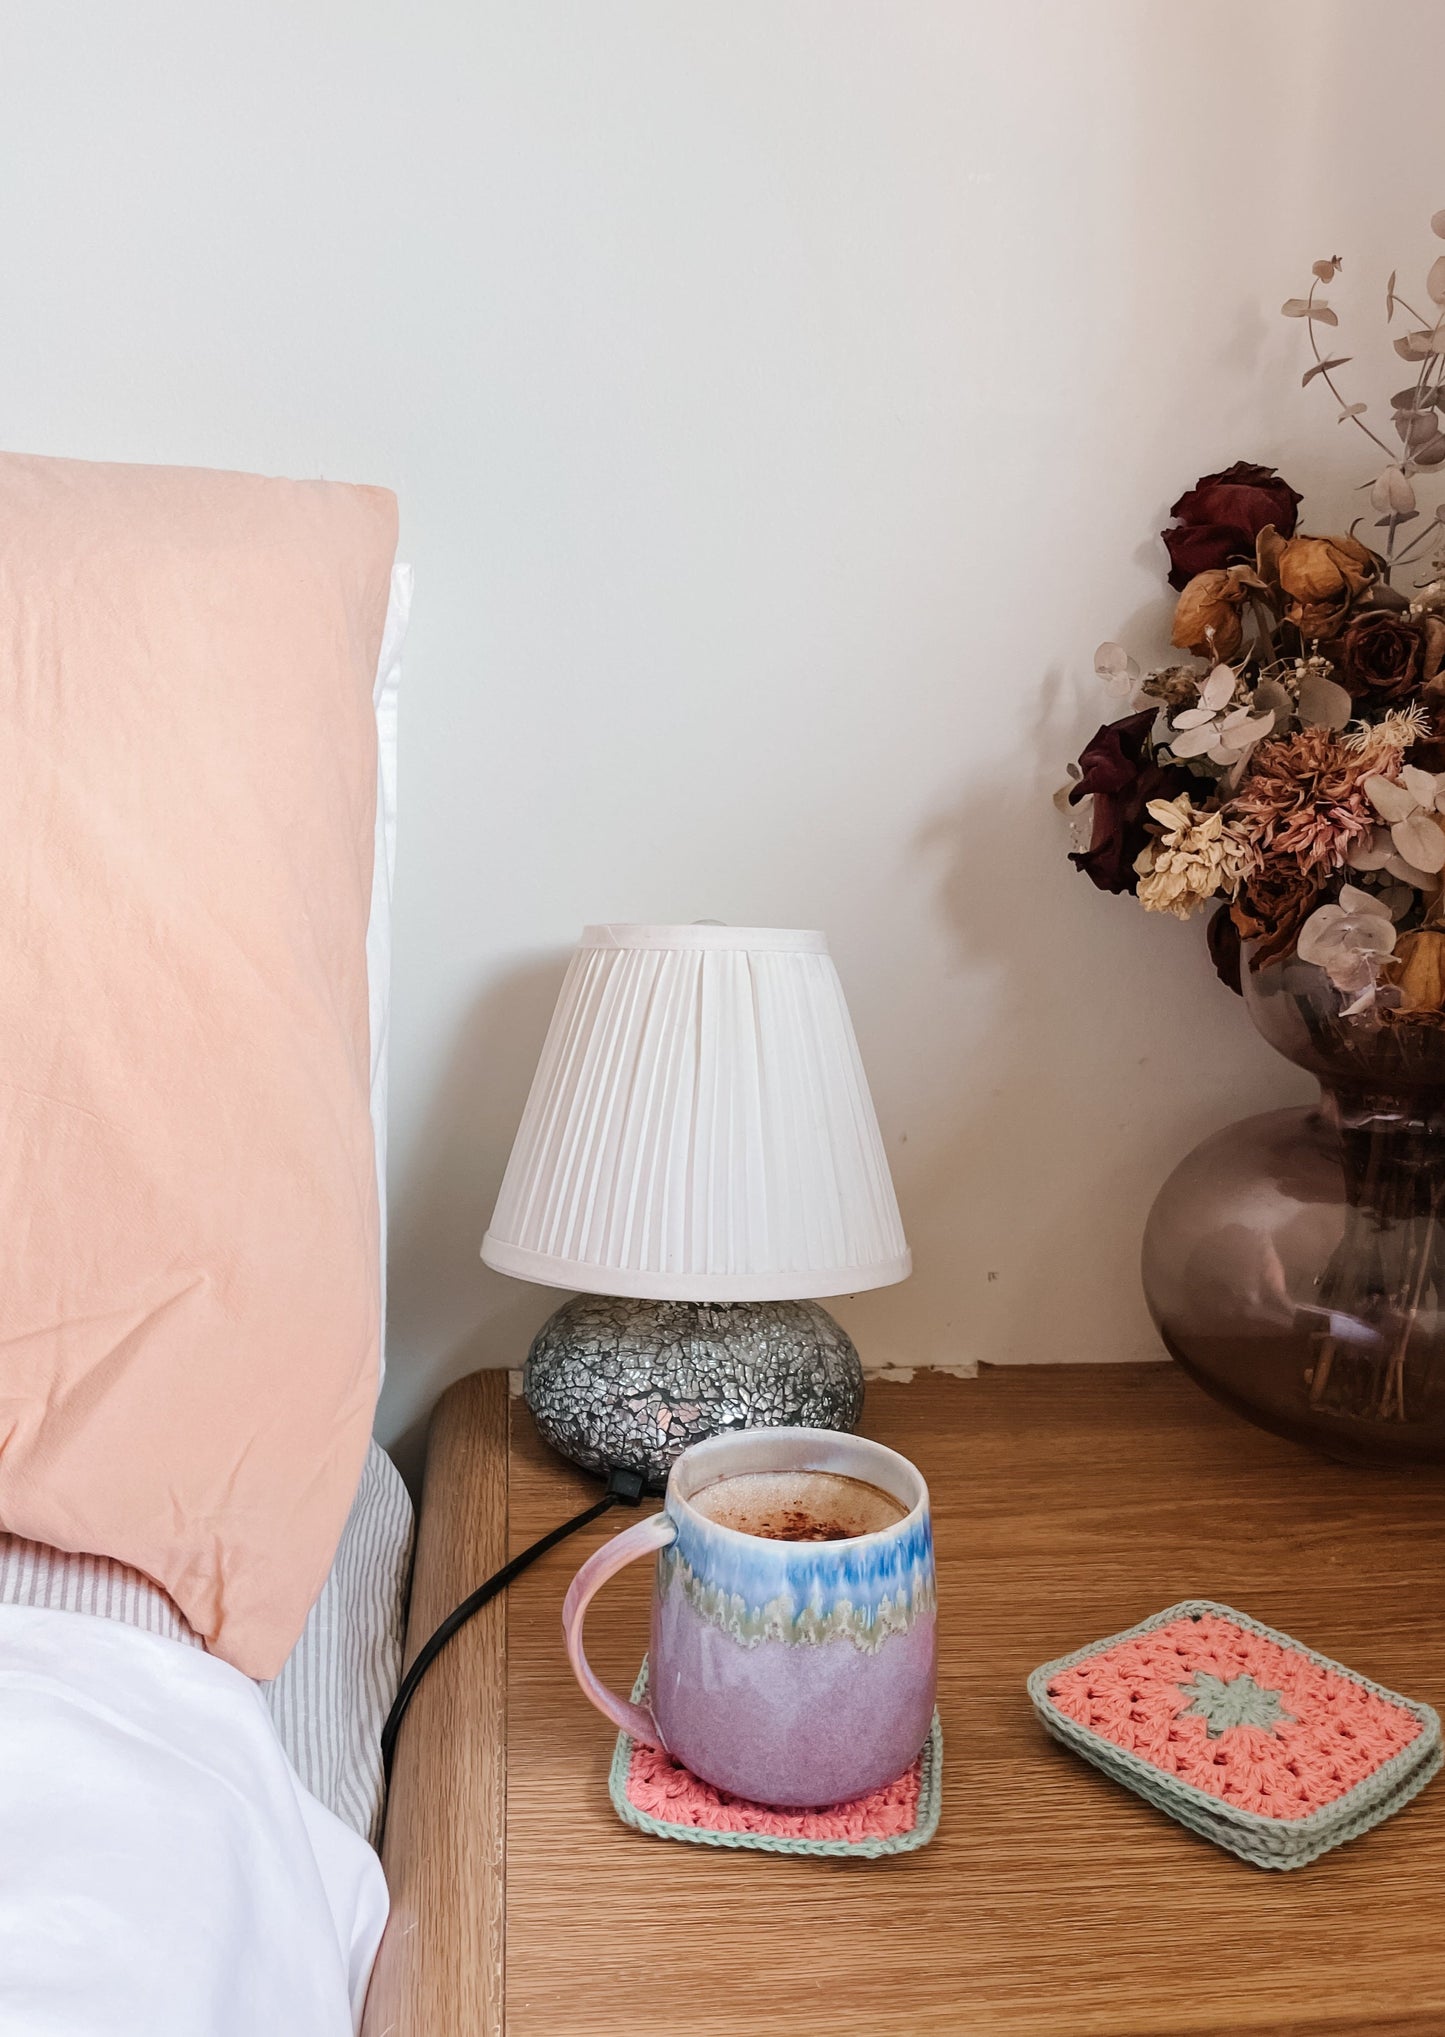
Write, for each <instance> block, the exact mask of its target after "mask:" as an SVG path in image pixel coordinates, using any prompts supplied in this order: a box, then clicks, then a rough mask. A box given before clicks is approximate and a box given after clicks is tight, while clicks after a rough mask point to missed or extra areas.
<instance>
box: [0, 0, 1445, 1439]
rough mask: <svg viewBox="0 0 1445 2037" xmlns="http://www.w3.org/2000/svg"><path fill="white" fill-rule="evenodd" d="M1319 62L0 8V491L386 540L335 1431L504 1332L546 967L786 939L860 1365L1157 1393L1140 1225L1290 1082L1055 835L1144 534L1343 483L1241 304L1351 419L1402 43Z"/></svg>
mask: <svg viewBox="0 0 1445 2037" xmlns="http://www.w3.org/2000/svg"><path fill="white" fill-rule="evenodd" d="M1366 19H1367V18H1366V17H1365V16H1364V15H1362V14H1361V13H1360V11H1359V10H1358V9H1357V8H1355V7H1347V6H1345V5H1343V4H1341V0H1273V4H1266V5H1260V4H1258V0H1199V4H1196V5H1194V6H1192V7H1179V6H1171V5H1165V4H1159V0H1155V4H1147V0H1090V4H1088V5H1080V4H1077V0H1012V4H1010V5H1008V6H1003V7H999V6H994V5H991V4H990V5H983V4H978V0H952V4H948V0H871V4H857V0H726V4H723V0H710V4H704V0H681V4H680V0H570V4H569V0H510V4H507V5H501V4H496V0H407V4H403V0H346V4H341V0H334V4H333V0H248V4H247V5H245V6H235V5H224V6H223V5H219V4H216V0H120V4H111V5H102V4H100V0H90V4H83V0H0V335H3V338H0V442H3V443H5V444H7V445H9V446H12V447H18V448H22V449H26V450H31V451H45V452H56V453H68V454H74V455H82V456H92V457H99V458H112V459H114V458H119V459H135V460H164V461H185V462H195V463H202V464H215V465H222V464H224V465H238V466H246V467H254V468H260V469H265V470H270V471H285V472H293V473H298V474H308V473H325V474H329V475H336V476H342V477H347V478H354V479H364V480H375V481H383V482H387V483H390V484H391V485H392V486H393V487H394V488H395V489H396V490H397V491H398V493H399V495H400V496H401V499H402V505H403V519H404V547H405V551H406V553H407V555H408V556H409V557H410V558H412V559H413V560H414V561H415V564H416V568H417V587H418V594H417V609H416V619H415V623H414V628H413V636H412V643H411V656H410V662H409V667H408V671H407V681H406V698H405V703H404V716H403V731H404V757H403V786H402V801H403V804H402V840H401V863H400V872H399V892H398V902H397V911H398V923H397V937H396V959H397V980H396V1022H395V1034H394V1042H395V1046H394V1052H395V1061H394V1075H393V1108H394V1120H393V1124H394V1131H393V1173H392V1196H393V1209H394V1217H393V1224H394V1233H393V1238H394V1243H393V1262H392V1322H391V1352H392V1358H391V1363H392V1370H391V1377H390V1380H389V1382H388V1386H387V1391H386V1398H385V1403H384V1408H383V1433H385V1434H387V1435H389V1436H397V1435H400V1434H402V1433H403V1432H404V1431H407V1430H408V1429H409V1427H411V1425H414V1423H415V1421H416V1418H417V1417H418V1415H419V1413H420V1412H421V1411H422V1410H424V1409H425V1408H426V1407H427V1406H428V1405H429V1404H430V1401H431V1400H432V1398H433V1397H434V1395H435V1393H436V1392H437V1390H438V1388H439V1387H440V1386H441V1385H442V1384H443V1383H444V1382H445V1381H446V1380H447V1379H448V1378H450V1377H451V1376H453V1375H455V1374H457V1373H459V1372H461V1371H464V1370H466V1369H468V1368H470V1367H472V1366H474V1365H477V1364H479V1363H504V1362H508V1361H511V1362H516V1361H517V1360H518V1358H519V1356H520V1354H521V1352H522V1351H523V1349H524V1347H525V1343H526V1340H527V1338H528V1336H529V1334H530V1332H531V1330H532V1329H533V1328H534V1326H535V1325H536V1324H537V1323H538V1322H539V1321H540V1320H541V1318H542V1316H543V1315H544V1314H545V1313H546V1312H547V1311H548V1310H549V1308H550V1307H551V1306H552V1303H553V1301H554V1300H555V1299H556V1297H552V1296H549V1295H547V1294H546V1293H545V1292H543V1291H541V1290H532V1289H528V1288H525V1287H520V1286H517V1285H515V1284H513V1283H509V1282H508V1281H506V1280H503V1279H501V1278H499V1277H497V1276H495V1275H492V1274H490V1273H487V1272H485V1271H484V1270H483V1268H482V1267H481V1266H480V1264H479V1263H478V1260H477V1257H476V1251H477V1244H478V1241H479V1239H480V1236H481V1232H482V1229H483V1227H484V1224H485V1220H486V1218H487V1215H488V1213H489V1211H490V1207H491V1201H492V1197H493V1194H494V1192H495V1189H496V1185H497V1182H498V1179H499V1176H500V1172H501V1168H502V1165H503V1162H504V1160H505V1156H506V1151H507V1147H508V1144H509V1141H510V1136H511V1133H512V1130H513V1127H514V1125H515V1122H516V1118H517V1115H518V1112H519V1109H520V1105H521V1100H522V1097H523V1094H524V1091H525V1087H526V1083H527V1080H528V1078H529V1075H530V1071H531V1066H532V1062H533V1059H534V1056H535V1053H536V1050H537V1047H538V1044H539V1042H540V1038H541V1034H542V1031H543V1028H544V1025H545V1022H546V1018H547V1014H548V1010H549V1008H550V1003H551V999H552V996H553V993H554V991H555V988H556V985H557V982H558V980H559V977H560V973H561V967H562V961H563V957H564V954H565V951H566V948H567V946H568V944H569V942H570V941H571V940H572V939H573V937H574V936H575V933H576V931H577V929H578V927H579V926H580V925H581V924H582V923H583V922H584V921H585V920H588V919H594V918H597V919H629V918H636V919H648V920H669V919H684V920H685V919H693V918H697V917H701V916H712V917H717V918H723V919H729V920H733V921H737V922H773V923H778V924H792V925H799V924H801V925H817V926H821V927H825V928H826V929H827V930H828V931H829V933H830V934H831V936H832V939H833V943H834V948H835V952H836V954H837V958H838V962H839V966H840V968H841V970H842V974H843V979H844V982H845V984H846V985H847V987H848V990H849V993H850V996H851V999H852V1003H853V1010H854V1015H855V1019H856V1023H857V1027H858V1031H859V1035H860V1037H861V1040H862V1044H863V1050H864V1055H865V1058H866V1061H867V1063H868V1066H869V1069H870V1072H871V1075H872V1079H873V1084H874V1090H875V1094H876V1097H877V1102H878V1107H879V1112H880V1116H881V1119H882V1122H883V1126H884V1130H885V1134H886V1137H887V1140H888V1144H889V1150H890V1152H891V1154H892V1157H893V1164H894V1168H895V1173H896V1177H897V1181H898V1187H899V1193H900V1197H901V1199H902V1203H903V1209H904V1216H905V1220H906V1222H907V1225H908V1229H909V1231H910V1234H911V1237H912V1241H913V1245H914V1248H915V1257H916V1262H917V1271H916V1273H915V1275H914V1278H913V1280H912V1281H911V1282H910V1283H909V1284H908V1285H907V1286H905V1287H903V1288H899V1289H894V1290H890V1291H886V1292H883V1293H880V1294H876V1295H871V1296H868V1297H866V1298H862V1299H860V1300H858V1301H857V1302H856V1303H852V1304H845V1305H843V1306H841V1307H840V1309H839V1313H840V1314H841V1315H843V1316H844V1317H845V1319H846V1321H847V1322H848V1324H849V1325H850V1327H851V1328H852V1329H853V1331H854V1333H855V1335H857V1336H858V1338H859V1340H860V1342H862V1343H863V1345H864V1346H865V1350H866V1352H867V1353H868V1355H870V1356H872V1357H873V1358H892V1359H898V1360H909V1359H917V1358H928V1357H933V1358H951V1359H960V1358H982V1359H1008V1360H1033V1359H1054V1358H1079V1359H1084V1358H1114V1357H1118V1358H1125V1357H1139V1356H1144V1355H1148V1354H1151V1353H1152V1352H1154V1350H1155V1349H1156V1346H1155V1342H1154V1339H1153V1336H1152V1334H1151V1331H1150V1328H1149V1324H1148V1321H1147V1318H1146V1316H1145V1313H1144V1310H1143V1307H1142V1304H1141V1302H1140V1299H1139V1295H1138V1284H1137V1276H1136V1255H1137V1241H1138V1236H1139V1230H1140V1226H1141V1223H1142V1220H1143V1216H1144V1212H1145V1210H1146V1208H1147V1206H1148V1203H1149V1199H1150V1196H1151V1194H1152V1192H1153V1190H1154V1188H1155V1186H1156V1185H1157V1183H1158V1182H1159V1180H1160V1179H1161V1178H1162V1176H1163V1175H1164V1174H1165V1173H1166V1172H1167V1171H1168V1169H1169V1167H1170V1165H1171V1164H1172V1163H1173V1161H1174V1160H1175V1159H1176V1158H1177V1157H1178V1156H1180V1155H1181V1154H1182V1153H1183V1152H1184V1151H1185V1150H1186V1149H1187V1147H1188V1146H1189V1145H1190V1144H1191V1143H1192V1142H1193V1141H1194V1140H1195V1139H1197V1138H1198V1137H1200V1136H1201V1135H1202V1134H1203V1133H1205V1132H1207V1131H1208V1130H1210V1129H1211V1128H1212V1127H1214V1126H1216V1125H1218V1124H1220V1123H1222V1122H1224V1121H1225V1120H1227V1119H1228V1118H1230V1117H1231V1116H1235V1115H1239V1114H1242V1113H1244V1112H1247V1111H1249V1110H1253V1109H1256V1108H1259V1107H1261V1106H1263V1105H1265V1104H1268V1103H1269V1102H1271V1101H1272V1100H1274V1099H1293V1098H1294V1097H1296V1096H1298V1095H1299V1094H1300V1093H1301V1088H1300V1083H1299V1081H1298V1079H1297V1078H1296V1077H1295V1076H1294V1075H1293V1074H1292V1073H1291V1071H1289V1070H1288V1069H1286V1068H1285V1067H1284V1066H1283V1064H1280V1063H1276V1062H1275V1061H1274V1060H1273V1059H1272V1057H1271V1056H1270V1055H1269V1054H1268V1052H1267V1051H1266V1050H1265V1049H1264V1048H1263V1046H1261V1045H1260V1044H1258V1043H1257V1042H1255V1041H1254V1040H1253V1038H1252V1036H1251V1035H1250V1033H1249V1031H1248V1028H1247V1026H1246V1024H1245V1021H1244V1019H1243V1017H1242V1015H1241V1012H1240V1010H1239V1008H1238V1007H1237V1006H1236V1005H1235V1004H1234V1002H1233V1001H1232V1000H1231V999H1229V998H1228V997H1227V995H1226V994H1225V993H1224V992H1223V991H1221V990H1218V989H1217V988H1216V987H1215V985H1214V983H1213V980H1212V977H1211V976H1210V973H1209V970H1208V966H1207V964H1206V962H1205V960H1204V957H1203V952H1202V942H1201V939H1200V937H1199V929H1198V928H1180V927H1178V926H1176V925H1175V924H1174V923H1172V922H1169V923H1161V922H1159V921H1157V920H1152V921H1151V920H1146V919H1145V918H1144V917H1143V916H1142V915H1141V914H1140V913H1139V912H1138V911H1137V909H1136V908H1134V907H1132V906H1131V905H1130V904H1128V903H1127V902H1123V901H1114V900H1110V899H1107V898H1104V897H1102V896H1101V895H1099V894H1098V893H1096V892H1094V891H1093V890H1092V889H1091V888H1090V887H1089V886H1088V885H1087V884H1086V883H1085V881H1084V880H1083V879H1081V878H1079V877H1077V876H1075V875H1074V873H1073V872H1072V870H1071V869H1070V868H1069V866H1068V865H1067V864H1066V863H1065V861H1064V848H1065V844H1064V842H1063V841H1062V839H1061V837H1060V832H1059V827H1058V823H1057V821H1056V817H1055V815H1054V814H1053V811H1052V809H1051V807H1050V805H1049V794H1050V792H1051V791H1052V789H1053V787H1054V785H1055V784H1056V783H1057V782H1058V779H1059V776H1060V771H1061V767H1062V765H1063V763H1064V761H1065V759H1066V758H1067V756H1069V755H1070V754H1071V753H1072V752H1073V750H1074V749H1075V748H1076V747H1077V745H1078V742H1079V740H1080V739H1081V737H1082V736H1084V735H1085V734H1087V733H1088V732H1089V731H1090V730H1091V729H1092V727H1093V726H1094V724H1095V723H1096V721H1098V720H1099V719H1101V718H1102V713H1101V710H1102V707H1103V703H1102V702H1101V701H1100V700H1099V698H1098V696H1097V694H1096V692H1095V689H1094V683H1093V680H1092V677H1091V675H1090V655H1091V652H1092V648H1093V645H1094V644H1095V642H1096V641H1097V640H1098V639H1099V638H1101V637H1104V636H1108V635H1114V634H1116V633H1120V632H1125V633H1127V634H1128V636H1129V638H1130V640H1131V642H1133V643H1134V644H1135V645H1136V646H1138V647H1146V648H1147V647H1148V645H1149V644H1150V643H1151V642H1152V641H1153V637H1154V633H1155V632H1156V631H1157V626H1158V625H1159V624H1160V623H1161V621H1162V620H1163V618H1164V617H1165V614H1166V609H1165V606H1164V602H1163V598H1162V584H1163V583H1162V575H1161V572H1160V556H1161V555H1160V552H1159V550H1158V548H1157V546H1156V545H1155V544H1154V542H1153V541H1152V535H1151V534H1152V533H1153V532H1154V530H1155V529H1157V527H1158V524H1159V522H1160V520H1161V516H1162V512H1163V510H1164V507H1165V505H1166V504H1167V503H1168V502H1169V501H1170V500H1171V499H1172V498H1173V496H1174V495H1175V493H1176V492H1178V491H1179V490H1180V489H1181V488H1182V487H1183V486H1185V485H1186V484H1187V483H1189V482H1191V481H1192V480H1193V479H1194V477H1195V475H1196V474H1197V473H1199V472H1200V471H1201V470H1204V469H1208V468H1210V467H1215V466H1218V465H1221V464H1223V463H1225V462H1227V461H1229V460H1232V459H1235V458H1259V459H1265V460H1274V459H1276V458H1277V459H1279V460H1280V461H1281V462H1282V464H1283V465H1284V466H1285V469H1286V471H1287V472H1288V473H1289V474H1290V475H1291V476H1292V477H1295V478H1296V481H1297V485H1300V486H1308V487H1310V488H1313V489H1315V490H1316V495H1315V501H1316V502H1317V503H1319V504H1322V505H1323V507H1322V508H1321V510H1320V511H1318V512H1317V516H1316V519H1315V520H1316V521H1319V520H1320V518H1321V517H1323V520H1324V521H1325V522H1326V524H1329V523H1330V522H1332V521H1334V520H1335V519H1336V518H1337V517H1343V516H1344V515H1345V514H1346V513H1347V507H1346V506H1347V505H1348V504H1349V503H1350V495H1349V490H1350V488H1351V486H1352V485H1353V484H1354V483H1355V482H1356V481H1357V480H1358V479H1360V478H1361V476H1362V474H1363V472H1364V471H1365V470H1364V469H1362V468H1361V467H1360V465H1359V463H1358V462H1357V460H1356V458H1355V455H1354V451H1353V448H1352V447H1351V446H1350V445H1349V442H1348V439H1347V437H1346V435H1345V434H1344V433H1343V432H1340V433H1336V432H1335V430H1334V426H1333V422H1332V411H1331V408H1330V406H1329V404H1328V403H1327V402H1326V401H1324V400H1322V399H1321V398H1320V396H1319V392H1318V391H1317V390H1310V391H1307V392H1305V393H1303V394H1301V392H1300V391H1299V388H1298V381H1299V372H1300V369H1301V366H1302V365H1303V364H1302V362H1301V359H1300V348H1301V345H1302V334H1301V332H1300V329H1299V327H1298V326H1295V325H1286V324H1284V322H1283V321H1281V320H1279V319H1278V317H1277V316H1276V309H1277V306H1278V305H1279V303H1280V301H1281V300H1282V298H1283V297H1284V296H1286V295H1287V294H1290V293H1291V292H1292V291H1294V290H1295V289H1296V288H1297V287H1298V286H1299V282H1300V279H1301V277H1303V276H1305V275H1306V274H1307V270H1308V265H1309V262H1310V261H1311V259H1312V258H1314V257H1315V256H1318V255H1321V254H1329V253H1336V254H1342V255H1344V256H1345V258H1346V263H1347V267H1346V271H1345V278H1344V282H1345V284H1346V285H1347V286H1348V287H1345V288H1339V287H1337V289H1336V293H1335V294H1336V299H1337V301H1338V302H1340V303H1341V304H1342V305H1344V304H1353V303H1354V301H1355V300H1356V296H1357V294H1358V295H1359V299H1360V302H1361V304H1362V306H1363V307H1364V315H1365V316H1366V317H1367V319H1368V326H1367V333H1368V338H1369V341H1370V347H1369V349H1368V350H1367V351H1369V354H1370V361H1369V372H1370V383H1371V386H1370V387H1369V388H1367V389H1363V390H1362V393H1365V394H1373V395H1375V396H1376V397H1377V399H1378V398H1379V397H1380V396H1383V395H1385V394H1387V393H1388V392H1389V390H1390V389H1391V388H1393V387H1394V386H1395V381H1396V380H1398V376H1395V377H1394V379H1392V369H1391V366H1390V357H1389V356H1388V354H1387V353H1386V352H1385V351H1384V348H1383V345H1382V343H1381V340H1380V336H1379V327H1378V324H1377V301H1378V297H1379V291H1380V286H1381V280H1382V278H1383V276H1384V274H1385V272H1386V271H1387V270H1388V269H1389V268H1390V267H1391V266H1393V265H1394V264H1395V263H1396V262H1397V261H1398V262H1399V263H1400V264H1401V266H1402V269H1419V268H1421V267H1423V265H1424V263H1425V261H1426V260H1427V259H1428V258H1429V257H1430V255H1431V254H1432V253H1433V252H1434V249H1433V248H1432V246H1431V244H1430V242H1429V236H1428V231H1427V229H1426V225H1425V221H1426V220H1427V218H1428V215H1429V214H1430V212H1431V211H1432V210H1433V209H1434V208H1435V207H1436V206H1438V205H1440V204H1442V203H1445V173H1442V166H1441V160H1440V154H1439V147H1438V110H1439V107H1438V90H1437V82H1436V78H1435V73H1434V70H1433V69H1432V68H1431V65H1430V64H1429V63H1428V62H1427V61H1420V62H1414V61H1411V60H1409V56H1408V52H1409V51H1410V50H1411V49H1412V48H1414V49H1416V50H1418V51H1420V52H1422V53H1423V52H1427V51H1430V50H1431V49H1432V48H1433V45H1434V41H1435V31H1436V28H1437V26H1438V13H1437V10H1436V8H1435V7H1434V5H1433V4H1432V0H1418V4H1417V0H1393V4H1392V5H1390V6H1388V7H1386V8H1383V9H1381V10H1378V11H1377V15H1376V17H1375V18H1374V19H1375V23H1376V26H1375V28H1374V29H1372V30H1371V31H1370V33H1369V38H1368V39H1369V41H1370V43H1371V44H1378V45H1379V47H1378V48H1376V49H1375V50H1374V53H1373V55H1372V56H1371V55H1368V53H1367V52H1364V51H1362V49H1361V40H1362V37H1364V36H1365V34H1366ZM1387 41H1388V52H1389V54H1388V56H1387V52H1386V42H1387ZM1432 176H1435V177H1436V179H1437V181H1436V182H1434V183H1432V182H1431V178H1432ZM1362 336H1363V335H1362Z"/></svg>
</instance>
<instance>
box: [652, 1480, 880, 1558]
mask: <svg viewBox="0 0 1445 2037" xmlns="http://www.w3.org/2000/svg"><path fill="white" fill-rule="evenodd" d="M689 1505H691V1506H692V1507H693V1508H694V1510H695V1511H696V1512H697V1513H700V1514H701V1515H702V1516H703V1518H704V1519H705V1520H709V1521H715V1522H716V1523H717V1525H718V1526H719V1527H720V1528H732V1529H734V1530H735V1531H736V1532H737V1533H738V1534H740V1535H757V1536H760V1537H761V1538H762V1539H763V1540H765V1541H769V1542H841V1541H845V1540H847V1539H849V1538H850V1537H852V1536H854V1535H874V1534H877V1533H878V1531H879V1530H880V1529H881V1528H891V1527H894V1526H895V1525H896V1524H897V1523H898V1522H899V1521H901V1520H902V1519H903V1517H904V1515H905V1514H906V1513H907V1512H908V1509H907V1507H906V1506H904V1505H903V1503H902V1502H901V1501H900V1500H896V1499H895V1498H894V1497H893V1495H892V1493H891V1492H884V1491H883V1490H882V1488H881V1487H880V1486H876V1485H869V1484H867V1483H866V1482H865V1481H864V1480H863V1479H861V1478H848V1477H846V1476H845V1475H844V1474H843V1473H842V1472H839V1471H744V1472H739V1473H738V1475H737V1476H736V1477H735V1478H719V1479H718V1480H716V1481H715V1483H714V1484H712V1485H705V1486H704V1487H703V1488H702V1490H701V1491H700V1492H696V1493H694V1494H693V1496H692V1498H691V1500H690V1501H689Z"/></svg>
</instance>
